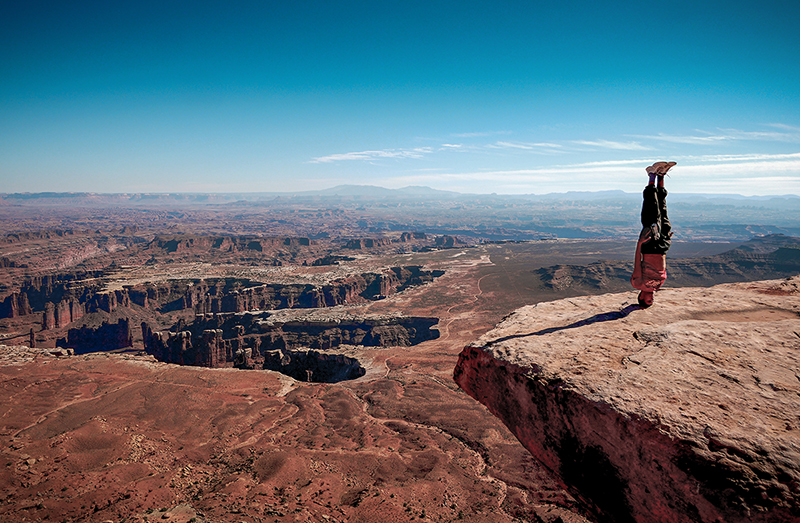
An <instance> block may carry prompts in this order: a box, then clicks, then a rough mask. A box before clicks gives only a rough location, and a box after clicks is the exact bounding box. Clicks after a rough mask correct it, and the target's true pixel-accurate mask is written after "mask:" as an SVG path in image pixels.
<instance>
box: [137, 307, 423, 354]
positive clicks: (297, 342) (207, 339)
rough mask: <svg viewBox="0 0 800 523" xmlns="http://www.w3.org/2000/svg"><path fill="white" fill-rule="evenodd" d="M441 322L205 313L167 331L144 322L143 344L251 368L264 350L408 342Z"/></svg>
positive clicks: (154, 349) (416, 340)
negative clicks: (156, 329) (187, 323)
mask: <svg viewBox="0 0 800 523" xmlns="http://www.w3.org/2000/svg"><path fill="white" fill-rule="evenodd" d="M437 323H438V319H437V318H425V317H392V316H373V317H355V316H350V315H346V314H344V315H343V314H341V313H339V314H336V313H333V314H325V315H324V316H322V315H320V316H314V315H297V314H292V313H291V311H286V314H282V313H278V314H275V313H270V312H253V313H240V314H231V313H228V314H205V315H199V316H198V317H197V318H196V319H195V321H194V322H193V323H191V324H189V325H186V324H185V323H183V322H179V323H178V324H176V325H174V326H173V327H172V328H171V329H170V330H169V331H160V332H155V331H153V330H152V328H151V327H150V326H149V325H148V324H147V323H143V324H142V337H143V339H144V347H145V350H146V351H147V352H148V353H149V354H152V355H153V356H155V357H156V358H157V359H159V360H160V361H164V362H167V363H177V364H180V365H196V366H202V367H243V368H253V367H257V366H263V365H264V362H265V354H266V353H268V352H269V351H275V350H278V351H284V352H285V351H296V350H298V349H310V350H313V351H330V350H333V349H336V348H338V347H340V346H342V345H363V346H369V347H390V346H399V347H408V346H412V345H416V344H418V343H421V342H423V341H427V340H431V339H436V338H437V337H438V336H439V331H438V330H436V329H434V326H435V325H436V324H437ZM267 359H269V358H267ZM317 359H318V358H317ZM273 360H274V355H273Z"/></svg>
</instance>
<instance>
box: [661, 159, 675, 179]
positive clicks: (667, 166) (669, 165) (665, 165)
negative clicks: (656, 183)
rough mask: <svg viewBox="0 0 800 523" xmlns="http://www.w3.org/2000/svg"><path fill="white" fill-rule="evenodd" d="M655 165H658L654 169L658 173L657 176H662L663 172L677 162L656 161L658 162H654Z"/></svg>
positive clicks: (665, 172)
mask: <svg viewBox="0 0 800 523" xmlns="http://www.w3.org/2000/svg"><path fill="white" fill-rule="evenodd" d="M656 165H658V170H657V171H656V174H657V175H659V176H664V175H665V174H667V171H669V170H670V169H672V168H673V167H675V166H676V165H678V163H677V162H658V164H656Z"/></svg>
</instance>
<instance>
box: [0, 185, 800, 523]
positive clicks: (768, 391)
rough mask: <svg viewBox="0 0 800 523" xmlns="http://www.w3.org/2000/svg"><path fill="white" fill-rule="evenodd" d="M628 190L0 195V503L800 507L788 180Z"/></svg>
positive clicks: (539, 518)
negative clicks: (641, 205)
mask: <svg viewBox="0 0 800 523" xmlns="http://www.w3.org/2000/svg"><path fill="white" fill-rule="evenodd" d="M638 198H639V196H638V195H626V194H625V193H612V194H600V195H597V194H593V195H588V196H587V195H568V194H567V195H560V196H557V197H556V196H552V197H549V198H521V197H520V198H512V197H498V196H485V197H477V196H475V197H467V196H463V195H462V196H459V195H455V194H450V193H437V192H435V191H430V190H428V191H420V190H418V191H417V192H415V193H413V194H406V193H402V192H397V191H394V192H392V191H388V192H380V193H374V192H370V191H369V190H368V188H364V187H361V188H358V187H341V188H338V189H337V190H331V191H329V192H327V193H313V194H312V193H308V194H286V195H277V196H276V195H262V196H258V197H256V196H236V195H233V196H232V195H180V194H154V195H146V194H130V195H103V194H92V193H73V194H62V193H58V194H50V193H41V194H24V195H22V194H15V195H9V194H7V195H2V197H0V233H1V234H0V267H2V269H0V274H2V277H1V278H0V373H1V374H2V378H0V398H1V399H2V403H1V404H2V420H1V421H0V520H2V521H9V522H11V521H14V522H33V521H58V522H98V523H104V522H109V521H111V522H123V521H124V522H137V523H140V522H144V521H150V522H155V521H169V522H178V523H188V522H196V523H200V522H223V523H227V522H230V523H240V522H247V523H256V522H259V523H261V522H276V523H277V522H312V521H313V522H345V521H347V522H359V521H363V522H374V521H385V522H390V521H397V522H406V521H433V522H437V521H448V522H450V521H465V522H518V521H527V522H535V523H601V522H610V521H620V522H627V521H637V522H643V521H659V522H660V521H664V522H666V521H702V522H708V523H711V522H717V521H731V522H733V521H736V522H738V521H742V522H743V521H765V522H766V521H798V520H800V501H799V500H800V446H799V444H798V441H800V438H798V430H800V418H798V417H797V412H798V410H797V408H798V400H797V397H798V394H799V393H800V388H798V380H800V377H798V367H797V363H798V362H797V354H798V350H799V349H800V334H798V333H800V302H799V301H798V299H800V298H798V296H800V291H798V280H797V276H798V274H800V238H798V237H797V236H798V233H800V219H799V218H798V215H797V207H794V205H795V204H796V199H792V198H785V199H784V198H776V199H772V200H758V201H744V202H735V201H734V202H732V201H730V200H727V199H725V200H714V199H711V200H702V201H699V202H698V201H697V200H696V199H693V198H686V199H684V200H681V199H680V195H677V196H676V197H675V203H674V204H672V207H671V216H672V219H673V222H674V223H675V224H676V231H677V232H676V235H675V241H674V243H673V247H672V250H671V251H670V254H669V258H668V259H669V261H668V271H669V278H668V280H667V283H666V284H665V288H664V289H663V290H662V291H659V299H658V300H657V303H656V305H654V306H653V307H652V308H651V309H648V310H640V309H639V307H638V306H637V305H636V303H637V301H636V291H635V290H633V289H632V288H631V287H630V283H629V278H630V274H631V270H632V266H633V261H632V258H633V248H634V247H635V238H636V235H637V234H638V227H639V226H638V223H637V219H638V217H637V212H638V211H637V209H636V206H637V205H638V204H637V203H636V202H637V199H638ZM631 202H633V203H631ZM736 206H739V207H738V208H740V212H738V213H737V214H736V217H737V218H738V219H739V220H740V221H738V222H736V223H734V222H732V221H731V220H728V221H725V220H721V219H719V217H720V216H722V215H725V216H729V215H730V209H731V207H736ZM567 210H568V212H567ZM755 217H758V218H757V219H756V218H755ZM662 296H663V298H662ZM668 356H669V357H668ZM687 365H690V366H693V367H695V368H693V369H691V370H692V371H693V372H694V374H689V371H690V369H685V368H684V367H685V366H687ZM454 373H455V379H454ZM677 377H680V379H676V378H677ZM462 389H463V390H462ZM476 399H477V400H478V401H476ZM481 403H483V404H481Z"/></svg>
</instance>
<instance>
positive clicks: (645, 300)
mask: <svg viewBox="0 0 800 523" xmlns="http://www.w3.org/2000/svg"><path fill="white" fill-rule="evenodd" d="M653 297H654V296H653V291H642V292H640V293H639V307H641V308H643V309H646V308H648V307H649V306H651V305H652V304H653Z"/></svg>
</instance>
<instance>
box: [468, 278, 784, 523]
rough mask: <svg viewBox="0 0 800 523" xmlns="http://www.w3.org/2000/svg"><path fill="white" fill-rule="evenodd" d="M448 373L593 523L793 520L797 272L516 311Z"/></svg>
mask: <svg viewBox="0 0 800 523" xmlns="http://www.w3.org/2000/svg"><path fill="white" fill-rule="evenodd" d="M454 377H455V380H456V382H457V383H458V384H459V386H460V387H461V388H462V389H463V390H464V391H466V392H467V393H468V394H470V395H471V396H472V397H474V398H475V399H477V400H478V401H480V402H481V403H483V404H484V405H486V406H487V407H488V408H489V410H490V411H491V412H492V413H494V414H495V415H496V416H498V417H499V418H500V419H501V420H502V421H503V422H504V423H505V424H506V425H507V426H508V427H509V428H510V429H511V431H512V432H513V433H514V434H515V435H516V436H517V438H518V439H519V440H520V441H521V442H522V443H523V445H525V447H526V448H527V449H528V450H529V451H530V452H531V453H532V454H533V455H534V456H535V457H536V458H537V459H539V460H540V461H541V462H543V463H544V464H545V465H547V466H548V467H549V468H551V469H552V470H554V471H556V472H557V473H558V474H559V475H560V477H561V478H562V479H563V481H564V483H565V485H567V486H568V487H570V488H572V489H574V491H576V493H577V494H578V495H580V496H581V497H582V498H583V499H585V500H587V501H588V502H589V503H590V504H591V505H593V506H594V507H595V510H596V514H597V517H598V519H599V520H600V521H616V522H645V521H647V522H678V521H697V522H704V523H705V522H718V521H724V522H731V523H732V522H745V521H747V522H767V521H771V522H772V521H790V522H792V521H800V276H795V277H792V278H788V279H785V280H773V281H762V282H749V283H737V284H726V285H718V286H716V287H711V288H703V289H698V288H684V289H664V290H662V291H660V292H659V293H658V294H657V298H656V304H655V305H654V306H653V307H651V308H649V309H645V310H643V309H640V308H639V307H638V306H637V305H636V294H635V292H629V293H620V294H606V295H602V296H592V297H582V298H571V299H565V300H559V301H554V302H548V303H539V304H536V305H532V306H527V307H524V308H522V309H520V310H518V311H516V312H514V313H513V314H512V315H510V316H509V317H507V318H506V319H505V320H504V321H503V322H502V323H500V324H499V325H498V326H497V327H496V328H495V329H494V330H493V331H491V332H489V333H487V334H486V335H484V336H483V337H481V338H480V339H479V340H478V341H477V342H475V343H473V344H471V345H469V346H467V347H466V348H465V349H464V351H463V352H462V354H461V356H460V358H459V362H458V364H457V366H456V369H455V373H454Z"/></svg>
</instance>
